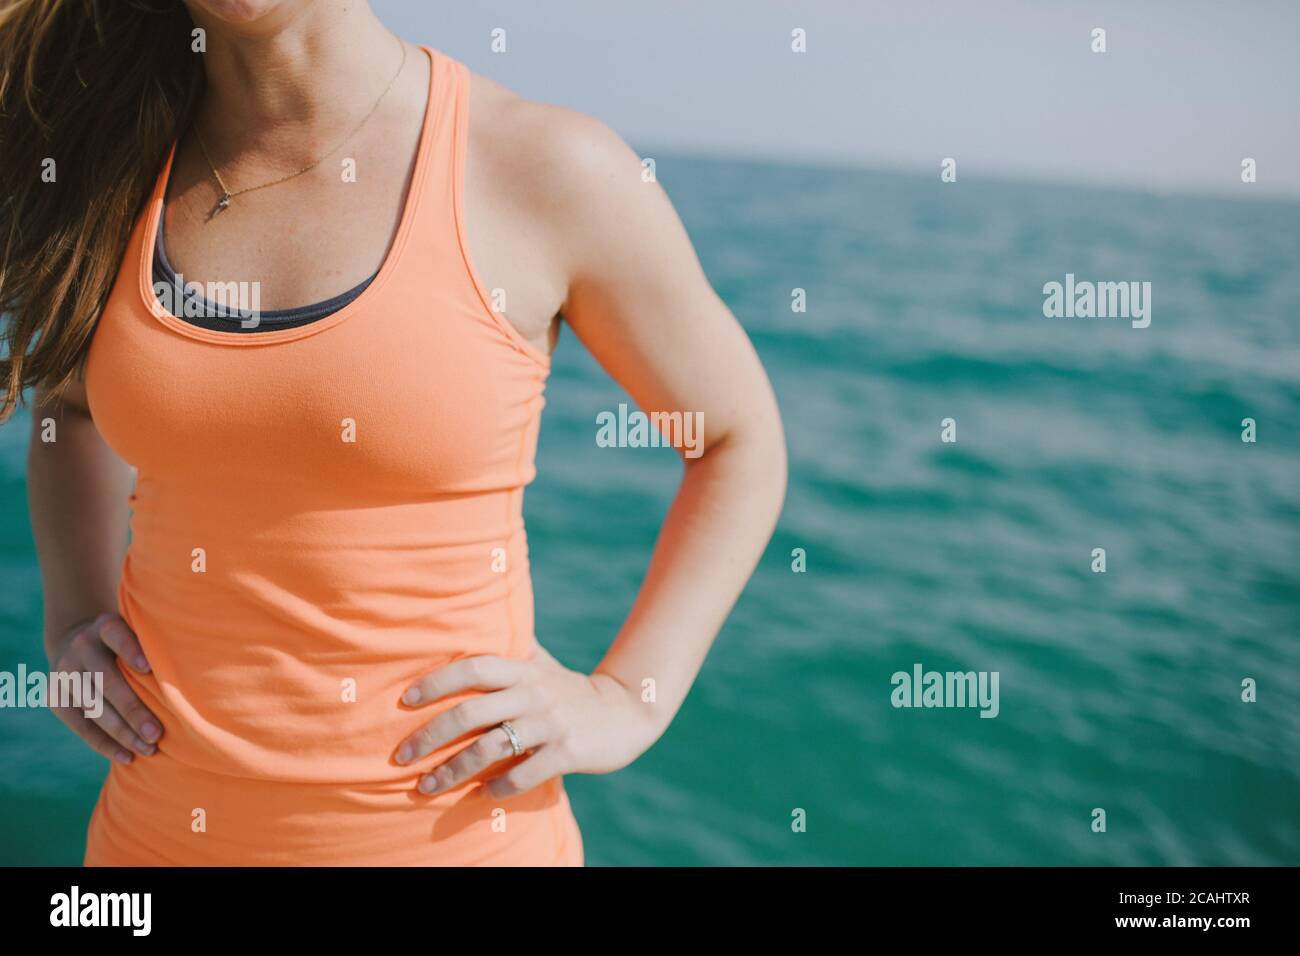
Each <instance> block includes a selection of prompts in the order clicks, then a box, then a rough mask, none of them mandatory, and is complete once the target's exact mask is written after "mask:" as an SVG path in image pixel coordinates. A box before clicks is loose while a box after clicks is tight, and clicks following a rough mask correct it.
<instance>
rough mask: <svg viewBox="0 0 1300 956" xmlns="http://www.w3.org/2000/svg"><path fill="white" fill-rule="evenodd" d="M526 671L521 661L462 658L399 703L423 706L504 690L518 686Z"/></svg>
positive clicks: (418, 684) (413, 687)
mask: <svg viewBox="0 0 1300 956" xmlns="http://www.w3.org/2000/svg"><path fill="white" fill-rule="evenodd" d="M526 668H527V665H526V664H525V663H524V662H523V661H517V660H513V659H511V658H509V657H496V656H494V655H492V654H481V655H479V656H477V657H462V658H461V659H460V660H458V661H452V662H451V663H450V664H448V665H447V666H446V667H440V668H438V670H436V671H434V672H433V673H432V674H426V675H425V676H424V677H422V678H420V680H418V681H416V682H415V683H414V684H412V685H411V686H410V687H408V688H407V689H406V692H405V693H403V694H402V702H403V703H405V704H409V705H411V706H413V707H414V706H416V705H419V706H424V705H426V704H432V703H433V702H434V701H436V700H441V699H442V698H444V697H447V696H450V695H451V694H455V693H459V692H460V691H463V690H504V689H505V688H507V687H510V686H512V685H514V684H517V683H518V682H519V680H520V678H521V677H523V675H524V673H525V672H526Z"/></svg>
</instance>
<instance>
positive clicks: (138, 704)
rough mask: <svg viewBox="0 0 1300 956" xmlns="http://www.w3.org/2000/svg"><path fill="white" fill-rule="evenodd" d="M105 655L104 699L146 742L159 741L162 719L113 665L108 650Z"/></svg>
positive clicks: (103, 669)
mask: <svg viewBox="0 0 1300 956" xmlns="http://www.w3.org/2000/svg"><path fill="white" fill-rule="evenodd" d="M92 653H93V652H92ZM103 657H104V661H103V663H104V665H105V666H104V667H103V668H102V673H103V675H104V699H105V700H107V701H108V703H109V704H111V705H112V706H113V708H114V709H115V710H116V711H117V713H118V714H120V715H121V717H122V719H123V720H125V721H126V723H127V724H128V725H129V726H130V728H131V730H133V731H134V732H135V733H136V734H138V735H139V736H140V737H142V738H143V739H144V740H145V742H146V743H150V744H154V743H157V742H158V738H159V737H161V736H162V721H160V720H159V719H158V718H157V717H155V716H154V715H153V713H152V712H151V711H150V710H149V708H147V707H146V706H145V705H144V702H143V701H141V700H140V695H139V694H137V693H136V692H135V691H134V690H132V689H131V685H130V684H128V683H127V682H126V678H124V677H123V676H122V674H121V672H120V671H119V670H118V669H117V668H116V667H114V666H113V659H112V658H111V657H109V656H108V654H107V653H106V652H105V653H104V654H103ZM96 663H99V662H98V661H96Z"/></svg>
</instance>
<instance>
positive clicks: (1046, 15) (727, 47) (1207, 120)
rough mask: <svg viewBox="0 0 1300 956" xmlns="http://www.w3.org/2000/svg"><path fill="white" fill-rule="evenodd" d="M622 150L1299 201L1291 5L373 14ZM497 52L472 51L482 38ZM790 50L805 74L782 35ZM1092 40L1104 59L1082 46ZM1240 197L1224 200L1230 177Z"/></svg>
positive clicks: (398, 4) (1299, 82)
mask: <svg viewBox="0 0 1300 956" xmlns="http://www.w3.org/2000/svg"><path fill="white" fill-rule="evenodd" d="M374 7H375V9H376V11H377V12H378V13H379V15H380V17H382V18H383V19H384V21H385V22H387V23H388V24H389V25H390V26H391V27H392V28H393V29H395V30H397V31H399V32H401V33H402V34H403V35H404V36H406V37H407V38H408V39H412V40H417V41H419V42H423V43H428V44H430V45H432V46H435V47H437V48H439V49H441V50H444V51H446V52H447V53H449V54H451V55H452V56H454V57H456V58H457V59H460V60H463V61H464V62H465V63H467V64H468V65H469V66H470V67H471V69H474V70H476V71H478V72H480V73H483V74H485V75H487V76H490V77H492V78H493V79H495V80H498V81H499V82H502V83H504V84H506V85H507V86H509V87H511V88H512V89H514V90H515V91H517V92H519V93H521V94H523V95H525V96H528V97H530V98H532V99H539V100H544V101H547V102H551V103H559V104H563V105H565V106H569V107H572V108H574V109H578V110H582V111H583V112H586V113H590V114H592V115H594V116H597V117H599V118H600V119H602V120H603V121H605V122H606V123H608V124H609V125H610V126H612V127H613V128H614V129H615V130H617V131H618V132H619V133H620V134H621V135H622V136H623V137H624V138H625V139H627V140H628V141H629V142H630V143H631V144H632V145H633V146H634V147H636V148H638V149H639V150H641V151H643V152H644V153H648V154H651V155H652V154H653V150H655V149H672V148H678V149H681V150H687V151H691V152H697V153H709V154H730V155H736V154H739V155H750V156H767V157H774V158H783V157H789V158H806V159H812V160H822V161H831V162H836V163H850V164H862V165H871V166H885V167H905V168H916V169H921V170H932V171H933V172H934V173H935V174H936V175H938V170H939V163H940V160H941V159H943V158H944V157H946V156H951V157H954V158H955V159H956V160H957V163H958V179H959V181H960V180H961V179H963V178H966V179H969V178H971V177H975V176H978V175H980V174H981V173H987V174H989V175H999V176H1003V175H1028V176H1033V177H1039V178H1047V179H1061V180H1071V181H1079V180H1082V181H1103V182H1110V183H1117V184H1125V185H1133V186H1139V187H1144V188H1149V189H1155V190H1159V191H1171V190H1174V191H1184V190H1189V191H1198V192H1218V193H1227V194H1230V195H1238V196H1240V195H1258V196H1262V195H1265V194H1268V195H1279V194H1283V195H1288V196H1297V197H1300V66H1298V65H1297V64H1300V0H1219V2H1211V0H1206V2H1198V0H1090V2H1069V0H1036V2H1033V0H982V2H978V0H890V2H874V0H645V2H636V0H445V2H444V0H375V2H374ZM498 27H500V28H502V29H504V30H505V31H506V42H507V51H506V52H505V53H493V52H492V51H491V48H490V44H491V33H492V30H493V29H494V28H498ZM796 27H799V28H802V29H804V30H806V31H807V37H808V41H807V45H808V50H807V52H806V53H802V54H796V53H793V52H791V49H790V43H791V31H792V30H793V29H794V28H796ZM1094 27H1102V28H1104V29H1105V30H1106V42H1107V47H1108V51H1107V52H1106V53H1100V54H1099V53H1093V52H1092V51H1091V49H1090V47H1091V42H1092V40H1091V32H1092V30H1093V28H1094ZM1247 156H1249V157H1252V158H1254V159H1255V160H1256V162H1257V164H1258V182H1257V183H1255V184H1253V185H1249V186H1245V185H1243V184H1242V183H1241V161H1242V159H1243V157H1247Z"/></svg>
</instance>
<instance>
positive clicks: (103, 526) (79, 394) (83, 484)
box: [27, 383, 162, 762]
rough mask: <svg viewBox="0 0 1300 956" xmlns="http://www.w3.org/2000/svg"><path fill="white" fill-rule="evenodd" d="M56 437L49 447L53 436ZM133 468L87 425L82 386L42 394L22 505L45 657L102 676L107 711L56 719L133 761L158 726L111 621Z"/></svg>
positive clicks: (129, 639)
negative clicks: (127, 676)
mask: <svg viewBox="0 0 1300 956" xmlns="http://www.w3.org/2000/svg"><path fill="white" fill-rule="evenodd" d="M51 438H52V439H53V440H50V439H51ZM134 480H135V479H134V475H133V473H132V470H131V467H130V466H129V465H127V464H126V463H125V462H124V461H122V459H120V458H119V457H118V456H117V455H116V454H114V452H113V450H112V449H111V448H109V447H108V445H107V444H106V443H105V442H104V439H103V438H101V437H100V435H99V431H98V430H97V429H96V428H95V424H94V422H93V421H91V418H90V409H89V406H88V405H87V403H86V393H85V388H84V386H82V385H81V384H79V383H77V384H74V385H73V386H71V387H70V388H68V389H67V390H66V391H65V392H64V393H63V394H62V395H60V396H58V397H52V396H51V395H49V394H48V393H47V392H41V391H38V393H37V395H36V400H35V402H34V403H33V407H32V434H31V443H30V445H29V447H28V453H27V500H28V506H29V508H30V511H31V520H32V532H33V534H34V536H35V538H36V553H37V556H38V558H39V561H40V568H41V582H42V588H43V592H44V600H45V652H46V655H47V656H48V658H49V661H50V666H51V668H52V669H53V670H55V671H59V672H64V673H81V672H91V673H102V674H103V675H104V698H105V699H104V701H103V704H104V706H103V710H102V712H101V713H100V714H99V716H98V717H95V718H91V717H87V716H86V715H85V714H84V713H83V712H82V711H81V710H78V709H76V708H70V707H55V708H52V709H53V710H54V712H55V714H56V715H57V716H58V717H59V719H60V720H62V721H63V722H64V723H65V724H67V725H68V726H69V727H70V728H72V730H73V732H74V733H76V734H77V735H78V736H79V737H81V738H82V739H83V740H85V741H86V743H88V744H89V745H90V746H91V747H92V748H94V749H95V750H96V751H97V752H99V753H101V754H103V755H104V756H105V757H108V758H110V759H117V760H121V761H123V762H130V759H131V751H135V752H136V753H139V754H143V755H145V756H148V755H149V754H152V753H153V752H154V751H155V750H156V747H155V746H154V743H155V742H156V741H157V740H158V738H159V737H160V736H161V735H162V723H161V721H159V720H158V719H157V718H156V717H155V716H154V715H153V714H151V713H150V712H149V710H148V709H147V708H146V707H145V706H144V704H143V703H141V701H140V698H139V697H138V696H136V694H135V692H134V691H133V690H131V687H130V685H129V684H127V682H126V681H125V680H124V679H123V677H122V675H121V673H119V671H118V669H117V664H116V658H118V657H120V658H122V660H123V661H124V663H125V664H126V665H127V666H128V667H131V668H132V669H134V670H135V671H137V672H139V673H142V674H143V673H148V671H149V664H148V662H147V661H146V660H145V657H144V654H143V652H142V651H141V649H140V644H139V642H138V641H137V640H136V637H135V635H134V634H132V633H131V630H130V628H128V627H127V626H126V624H125V622H123V620H122V619H121V617H119V616H118V614H117V584H118V575H119V574H120V573H121V568H122V559H123V557H124V556H125V553H126V544H127V527H128V518H129V513H130V511H129V501H128V499H129V497H130V494H131V488H132V485H133V483H134Z"/></svg>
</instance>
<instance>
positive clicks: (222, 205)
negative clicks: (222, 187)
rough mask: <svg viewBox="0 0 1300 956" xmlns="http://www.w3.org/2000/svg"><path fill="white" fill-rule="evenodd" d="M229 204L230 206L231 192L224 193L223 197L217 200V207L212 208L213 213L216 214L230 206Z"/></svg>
mask: <svg viewBox="0 0 1300 956" xmlns="http://www.w3.org/2000/svg"><path fill="white" fill-rule="evenodd" d="M229 206H230V193H224V194H223V195H222V197H221V198H220V199H218V200H217V208H216V209H214V210H212V214H213V215H214V216H215V215H216V214H217V213H219V212H221V211H222V210H223V209H227V208H229Z"/></svg>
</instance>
